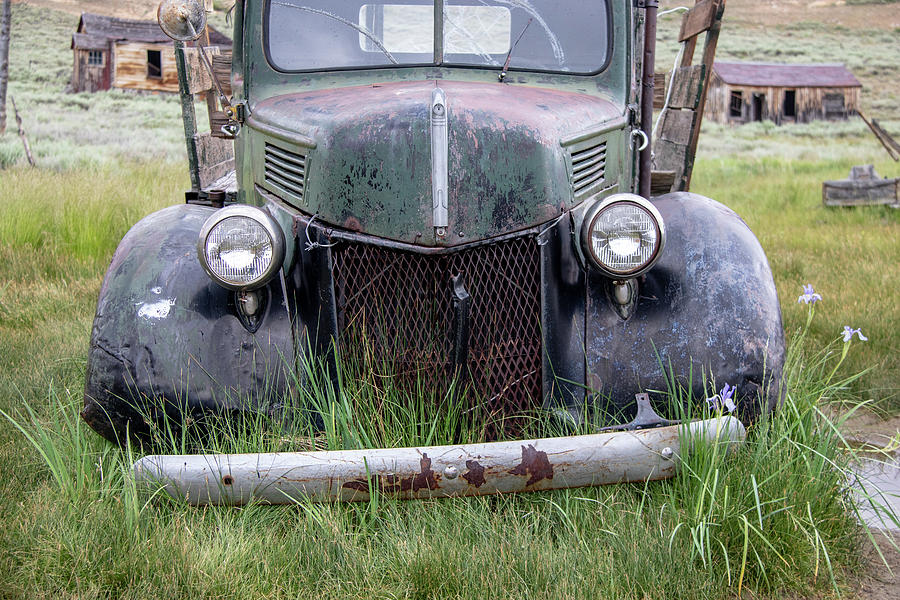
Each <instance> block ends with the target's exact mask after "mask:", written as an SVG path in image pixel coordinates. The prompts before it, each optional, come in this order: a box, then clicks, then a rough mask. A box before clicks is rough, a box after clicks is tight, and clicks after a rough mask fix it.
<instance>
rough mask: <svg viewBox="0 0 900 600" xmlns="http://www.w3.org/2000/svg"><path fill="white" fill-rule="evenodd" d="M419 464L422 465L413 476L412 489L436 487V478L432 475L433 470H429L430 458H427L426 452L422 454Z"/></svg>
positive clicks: (415, 490) (431, 488) (432, 488)
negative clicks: (419, 470) (420, 469)
mask: <svg viewBox="0 0 900 600" xmlns="http://www.w3.org/2000/svg"><path fill="white" fill-rule="evenodd" d="M419 465H420V466H421V467H422V471H421V472H419V473H418V474H417V475H416V476H415V477H413V480H412V491H414V492H418V491H419V490H421V489H429V490H434V489H437V486H438V484H437V478H436V477H435V475H434V471H432V470H431V459H430V458H428V455H427V454H422V460H420V461H419Z"/></svg>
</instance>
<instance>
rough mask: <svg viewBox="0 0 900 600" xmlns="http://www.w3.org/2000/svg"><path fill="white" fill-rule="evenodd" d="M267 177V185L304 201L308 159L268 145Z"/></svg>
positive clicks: (266, 157) (266, 158)
mask: <svg viewBox="0 0 900 600" xmlns="http://www.w3.org/2000/svg"><path fill="white" fill-rule="evenodd" d="M265 177H266V183H268V184H270V185H275V186H278V187H279V188H280V189H281V190H282V191H285V192H288V193H289V194H292V195H293V196H296V197H297V198H298V199H302V198H303V189H304V187H305V185H306V157H305V156H303V155H302V154H297V153H294V152H291V151H290V150H285V149H284V148H279V147H278V146H275V145H273V144H269V143H266V156H265Z"/></svg>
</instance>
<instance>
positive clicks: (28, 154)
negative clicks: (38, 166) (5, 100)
mask: <svg viewBox="0 0 900 600" xmlns="http://www.w3.org/2000/svg"><path fill="white" fill-rule="evenodd" d="M9 100H10V102H12V105H13V112H14V113H15V114H16V127H18V129H19V137H20V138H22V145H23V146H24V147H25V158H27V159H28V164H29V165H31V166H32V167H33V166H35V164H34V156H33V155H32V154H31V146H29V145H28V138H27V137H25V129H23V128H22V117H20V116H19V109H18V108H16V99H15V98H13V97H12V96H10V97H9Z"/></svg>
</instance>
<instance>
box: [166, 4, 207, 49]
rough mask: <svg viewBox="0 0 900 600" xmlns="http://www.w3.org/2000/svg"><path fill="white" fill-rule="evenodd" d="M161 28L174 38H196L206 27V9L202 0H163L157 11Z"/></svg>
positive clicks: (178, 39)
mask: <svg viewBox="0 0 900 600" xmlns="http://www.w3.org/2000/svg"><path fill="white" fill-rule="evenodd" d="M156 20H157V21H158V22H159V28H160V29H162V30H163V33H165V34H166V35H167V36H169V37H170V38H172V39H173V40H177V41H180V42H188V41H191V40H196V39H197V38H199V37H200V35H201V34H202V33H203V30H204V29H205V28H206V9H205V8H204V6H203V3H202V2H201V1H200V0H162V2H160V3H159V10H157V11H156Z"/></svg>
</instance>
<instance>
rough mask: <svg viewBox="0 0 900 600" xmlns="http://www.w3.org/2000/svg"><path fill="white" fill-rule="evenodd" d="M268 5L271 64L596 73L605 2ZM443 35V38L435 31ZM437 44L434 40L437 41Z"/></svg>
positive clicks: (298, 0)
mask: <svg viewBox="0 0 900 600" xmlns="http://www.w3.org/2000/svg"><path fill="white" fill-rule="evenodd" d="M437 25H438V27H435V8H434V5H433V4H432V3H418V4H415V3H407V4H365V3H361V2H334V1H333V0H329V1H324V0H323V1H318V2H316V1H311V0H271V2H270V3H269V12H268V17H267V20H266V40H267V45H268V52H269V59H270V61H271V63H272V65H273V66H274V67H275V68H277V69H279V70H282V71H316V70H326V69H328V70H330V69H354V68H370V67H390V66H393V65H404V66H411V65H435V64H444V65H450V66H468V67H486V68H495V69H498V70H500V69H502V68H503V67H504V65H505V63H506V61H507V60H509V69H510V70H516V69H520V70H529V71H551V72H564V73H575V74H587V73H595V72H597V71H598V70H600V69H601V68H602V67H603V65H604V64H605V63H606V55H607V48H608V45H609V44H608V41H609V35H610V34H609V29H610V28H609V15H608V11H607V4H606V3H605V2H596V1H593V2H565V3H560V2H556V1H550V0H532V1H525V0H481V1H477V0H476V1H475V2H469V3H464V2H460V3H453V4H449V3H448V4H446V5H445V6H444V11H443V19H441V20H439V22H438V24H437ZM441 29H442V30H443V35H442V36H440V34H439V33H437V34H436V30H437V31H438V32H440V30H441ZM439 38H440V39H441V40H442V43H436V42H437V40H438V39H439Z"/></svg>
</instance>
